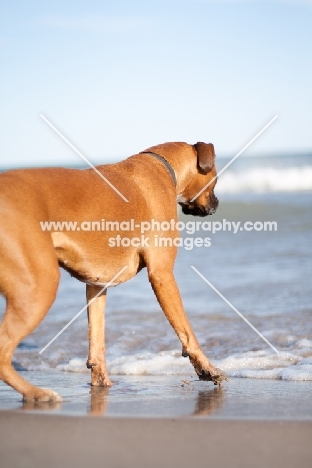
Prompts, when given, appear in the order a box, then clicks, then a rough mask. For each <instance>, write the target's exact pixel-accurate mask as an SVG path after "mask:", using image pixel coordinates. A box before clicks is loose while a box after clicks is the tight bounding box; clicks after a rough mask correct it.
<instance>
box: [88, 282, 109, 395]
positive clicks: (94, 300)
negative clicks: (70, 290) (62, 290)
mask: <svg viewBox="0 0 312 468" xmlns="http://www.w3.org/2000/svg"><path fill="white" fill-rule="evenodd" d="M102 289H103V287H100V286H93V285H87V302H88V323H89V356H88V361H87V367H88V368H89V369H91V385H95V386H98V387H110V386H111V385H112V382H111V381H110V378H109V376H108V372H107V369H106V362H105V351H106V347H105V305H106V290H105V291H103V292H102V293H101V294H99V293H100V291H101V290H102ZM97 294H99V295H98V296H97ZM96 296H97V297H96Z"/></svg>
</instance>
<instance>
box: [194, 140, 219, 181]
mask: <svg viewBox="0 0 312 468" xmlns="http://www.w3.org/2000/svg"><path fill="white" fill-rule="evenodd" d="M194 147H195V149H196V151H197V167H198V169H199V170H200V172H202V173H203V174H208V172H210V171H211V169H212V168H213V166H214V163H215V158H216V155H215V151H214V147H213V144H212V143H202V142H201V141H199V142H198V143H196V145H194Z"/></svg>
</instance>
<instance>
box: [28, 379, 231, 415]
mask: <svg viewBox="0 0 312 468" xmlns="http://www.w3.org/2000/svg"><path fill="white" fill-rule="evenodd" d="M109 391H110V388H107V387H91V389H90V392H89V394H90V400H89V401H88V403H87V408H86V410H87V413H88V414H90V415H93V416H104V415H105V413H106V411H107V405H108V397H109ZM194 400H195V398H194ZM224 400H225V398H224V392H223V389H222V387H221V386H218V387H215V388H212V389H209V390H201V391H199V392H198V394H197V399H196V401H195V408H194V411H193V412H192V413H190V414H189V415H190V416H191V415H193V416H209V415H211V414H213V413H215V412H216V411H217V410H218V409H220V408H221V407H222V405H223V403H224ZM64 403H65V404H66V402H64ZM62 404H63V403H62V402H23V405H22V407H21V408H22V409H24V410H29V411H34V410H35V411H36V410H40V411H57V410H61V408H62ZM64 409H65V408H64ZM65 412H66V411H65Z"/></svg>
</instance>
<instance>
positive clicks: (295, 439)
mask: <svg viewBox="0 0 312 468" xmlns="http://www.w3.org/2000/svg"><path fill="white" fill-rule="evenodd" d="M25 374H27V375H25V377H27V378H28V379H29V380H31V381H32V382H34V383H36V384H38V385H41V386H47V384H48V385H50V386H51V387H53V389H54V390H56V391H58V392H59V393H60V394H62V395H63V397H64V401H63V403H61V404H55V405H51V404H47V403H43V404H41V405H38V404H37V405H34V404H23V403H22V402H21V398H20V396H19V395H18V394H17V393H15V392H14V391H13V390H11V389H10V388H9V387H7V386H5V385H4V384H1V385H0V460H1V466H3V467H8V468H10V467H32V468H33V467H40V468H41V467H42V466H45V467H48V468H49V467H62V466H66V467H71V466H75V467H77V468H79V467H86V466H91V464H93V463H94V464H95V463H97V464H98V463H101V464H103V466H105V467H138V468H140V467H142V468H143V467H144V468H145V467H159V466H164V467H170V468H171V467H179V468H181V467H190V466H195V465H196V466H210V467H225V466H230V467H236V466H237V467H245V466H246V467H248V468H249V467H271V466H272V467H275V468H278V467H281V468H282V467H283V468H287V467H294V466H297V465H298V466H300V467H301V468H304V467H311V466H312V444H311V440H312V398H311V396H312V384H311V382H288V381H285V382H284V381H274V380H267V381H265V380H257V379H254V380H253V379H230V381H229V382H228V383H227V384H225V385H224V386H223V388H221V389H219V388H218V387H214V386H213V385H212V384H211V383H206V382H199V381H196V380H195V379H194V376H193V377H191V376H184V377H181V376H160V377H155V376H133V377H131V376H113V381H115V385H114V386H113V388H112V389H109V390H107V389H95V388H91V387H90V385H89V383H88V382H89V375H88V374H75V373H67V372H43V371H41V372H27V373H26V372H25ZM182 380H184V381H185V382H183V381H182Z"/></svg>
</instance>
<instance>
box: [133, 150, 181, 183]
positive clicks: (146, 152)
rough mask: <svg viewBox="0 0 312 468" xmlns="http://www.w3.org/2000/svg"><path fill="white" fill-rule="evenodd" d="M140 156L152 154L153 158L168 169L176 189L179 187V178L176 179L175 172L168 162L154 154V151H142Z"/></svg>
mask: <svg viewBox="0 0 312 468" xmlns="http://www.w3.org/2000/svg"><path fill="white" fill-rule="evenodd" d="M140 154H150V155H151V156H154V157H155V158H157V159H158V160H159V161H160V162H162V163H163V165H164V166H166V168H167V169H168V171H169V174H170V176H171V179H172V180H173V183H174V185H175V187H176V186H177V178H176V175H175V172H174V170H173V167H172V166H171V165H170V164H169V163H168V161H166V160H165V158H163V157H162V156H160V154H157V153H154V152H153V151H141V152H140Z"/></svg>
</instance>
